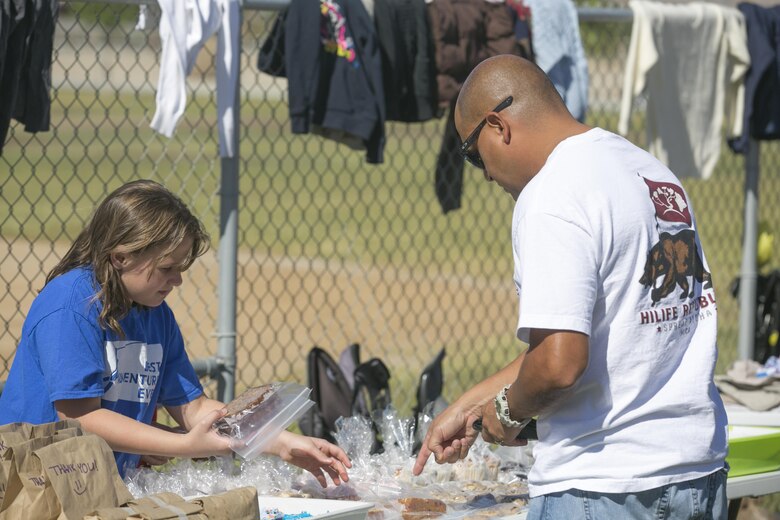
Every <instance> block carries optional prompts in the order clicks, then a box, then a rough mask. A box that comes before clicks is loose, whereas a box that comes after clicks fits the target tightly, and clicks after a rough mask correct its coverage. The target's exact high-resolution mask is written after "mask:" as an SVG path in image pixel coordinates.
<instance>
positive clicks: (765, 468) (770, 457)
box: [726, 426, 780, 477]
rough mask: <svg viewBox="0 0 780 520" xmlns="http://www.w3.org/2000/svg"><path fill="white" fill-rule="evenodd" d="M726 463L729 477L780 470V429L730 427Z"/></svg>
mask: <svg viewBox="0 0 780 520" xmlns="http://www.w3.org/2000/svg"><path fill="white" fill-rule="evenodd" d="M751 430H752V431H754V432H755V434H751ZM726 462H728V463H729V466H730V467H731V469H730V470H729V477H741V476H744V475H754V474H756V473H767V472H769V471H777V470H780V428H768V427H756V428H751V427H749V426H736V427H735V426H729V454H728V456H727V457H726Z"/></svg>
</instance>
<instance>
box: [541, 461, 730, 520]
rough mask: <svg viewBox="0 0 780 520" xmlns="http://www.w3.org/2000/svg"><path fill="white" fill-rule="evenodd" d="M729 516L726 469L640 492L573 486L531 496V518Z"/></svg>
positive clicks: (588, 519)
mask: <svg viewBox="0 0 780 520" xmlns="http://www.w3.org/2000/svg"><path fill="white" fill-rule="evenodd" d="M727 516H728V500H727V499H726V469H722V470H720V471H716V472H715V473H712V474H710V475H707V476H705V477H701V478H698V479H695V480H689V481H687V482H678V483H675V484H669V485H667V486H662V487H659V488H655V489H650V490H647V491H640V492H638V493H594V492H590V491H580V490H578V489H570V490H568V491H563V492H561V493H551V494H549V495H542V496H538V497H535V498H532V499H531V505H530V508H529V511H528V520H580V519H582V520H612V519H616V520H629V519H631V520H633V519H636V520H640V519H641V520H650V519H654V520H682V519H690V520H694V519H695V520H699V519H701V520H721V519H725V518H726V517H727Z"/></svg>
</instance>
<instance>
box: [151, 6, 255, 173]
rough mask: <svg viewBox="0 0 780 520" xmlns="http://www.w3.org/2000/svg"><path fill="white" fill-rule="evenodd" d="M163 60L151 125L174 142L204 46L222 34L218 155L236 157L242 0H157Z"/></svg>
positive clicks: (218, 74) (218, 40) (218, 104)
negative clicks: (188, 81) (188, 82)
mask: <svg viewBox="0 0 780 520" xmlns="http://www.w3.org/2000/svg"><path fill="white" fill-rule="evenodd" d="M158 1H159V4H160V9H161V11H162V14H161V17H160V40H161V41H162V58H161V60H160V79H159V81H158V83H157V110H156V112H155V114H154V117H153V118H152V123H151V126H152V128H154V129H155V130H157V131H158V132H160V133H161V134H163V135H165V136H167V137H171V136H172V135H173V131H174V129H175V128H176V124H177V123H178V121H179V119H180V118H181V116H182V114H183V113H184V109H185V107H186V104H187V91H186V78H187V76H188V75H189V73H190V72H192V68H193V66H194V65H195V58H197V56H198V52H200V49H201V47H203V44H204V43H205V42H206V40H207V39H209V38H210V37H211V36H212V35H213V34H214V33H217V56H216V62H217V114H218V118H219V121H218V125H219V154H220V155H221V156H222V157H233V155H234V153H235V150H233V145H234V135H235V125H234V113H233V105H234V103H235V99H236V94H237V89H238V50H239V40H238V38H239V35H240V27H239V26H238V25H239V5H238V1H237V0H158Z"/></svg>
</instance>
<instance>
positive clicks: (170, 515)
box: [84, 502, 260, 520]
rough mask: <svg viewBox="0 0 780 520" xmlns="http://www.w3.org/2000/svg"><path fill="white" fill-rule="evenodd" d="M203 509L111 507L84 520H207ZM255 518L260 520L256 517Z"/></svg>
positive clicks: (177, 505)
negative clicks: (184, 519)
mask: <svg viewBox="0 0 780 520" xmlns="http://www.w3.org/2000/svg"><path fill="white" fill-rule="evenodd" d="M202 511H203V508H202V507H201V506H199V505H197V504H190V503H187V502H176V503H173V504H166V503H163V504H162V505H154V506H151V505H148V504H146V503H145V504H143V505H138V504H136V505H132V506H131V505H128V506H125V507H113V508H106V509H98V510H96V511H94V512H92V513H90V514H88V515H85V516H84V520H136V519H140V520H169V519H175V520H180V519H182V518H186V519H187V520H209V519H208V517H207V516H206V515H204V514H203V513H202ZM257 518H260V517H259V516H257V517H256V518H255V520H257Z"/></svg>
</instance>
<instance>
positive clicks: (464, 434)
mask: <svg viewBox="0 0 780 520" xmlns="http://www.w3.org/2000/svg"><path fill="white" fill-rule="evenodd" d="M477 419H479V416H477V415H473V414H469V413H468V412H467V411H466V410H464V409H463V408H461V407H460V406H458V405H457V403H455V404H453V405H451V406H450V407H448V408H447V409H446V410H444V411H443V412H442V413H441V414H439V415H438V416H437V417H436V418H435V419H434V420H433V422H432V423H431V425H430V427H429V428H428V433H427V434H426V435H425V439H424V440H423V443H422V448H420V453H419V454H418V455H417V460H416V461H415V463H414V468H413V469H412V473H413V474H414V475H419V474H420V473H422V471H423V468H424V467H425V463H426V462H427V461H428V457H430V455H431V453H433V456H434V458H435V459H436V462H438V463H439V464H444V463H453V462H457V461H458V460H460V459H464V458H466V455H468V453H469V449H470V448H471V446H472V445H473V444H474V441H476V440H477V435H478V432H477V431H476V430H474V429H473V428H472V427H471V425H472V424H473V423H474V421H476V420H477Z"/></svg>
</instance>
